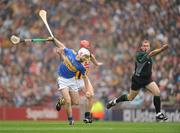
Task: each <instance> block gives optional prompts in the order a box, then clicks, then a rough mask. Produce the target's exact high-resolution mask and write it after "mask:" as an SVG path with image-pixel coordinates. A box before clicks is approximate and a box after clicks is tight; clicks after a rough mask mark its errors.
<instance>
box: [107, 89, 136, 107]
mask: <svg viewBox="0 0 180 133" xmlns="http://www.w3.org/2000/svg"><path fill="white" fill-rule="evenodd" d="M138 93H139V90H132V89H131V90H130V92H129V93H128V94H124V95H121V96H119V97H118V98H115V99H113V100H111V101H109V102H108V104H107V109H110V108H111V107H113V106H115V105H116V104H117V103H119V102H125V101H132V100H133V99H134V98H135V97H136V96H137V94H138Z"/></svg>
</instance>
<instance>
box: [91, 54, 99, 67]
mask: <svg viewBox="0 0 180 133" xmlns="http://www.w3.org/2000/svg"><path fill="white" fill-rule="evenodd" d="M91 61H92V63H93V64H94V65H96V66H98V61H97V60H96V58H95V56H94V55H93V54H91Z"/></svg>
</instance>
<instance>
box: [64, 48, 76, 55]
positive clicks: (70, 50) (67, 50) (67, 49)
mask: <svg viewBox="0 0 180 133" xmlns="http://www.w3.org/2000/svg"><path fill="white" fill-rule="evenodd" d="M64 51H65V53H73V54H76V52H75V51H74V50H73V49H71V48H64Z"/></svg>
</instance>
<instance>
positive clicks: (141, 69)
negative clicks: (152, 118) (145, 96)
mask: <svg viewBox="0 0 180 133" xmlns="http://www.w3.org/2000/svg"><path fill="white" fill-rule="evenodd" d="M167 48H168V45H167V44H164V45H163V46H162V47H161V48H158V49H155V50H153V51H150V42H149V41H148V40H144V41H143V43H142V44H141V45H140V50H139V51H137V53H136V60H135V72H134V74H133V76H132V84H131V90H130V92H129V93H128V94H124V95H122V96H119V97H118V98H115V99H113V100H111V101H109V102H108V104H107V108H108V109H109V108H111V107H113V106H115V105H116V104H117V103H119V102H124V101H132V100H133V99H134V98H135V97H136V96H137V94H138V93H139V90H140V89H141V88H144V89H147V90H148V91H150V92H151V93H152V94H153V95H154V99H153V103H154V106H155V110H156V120H157V121H159V120H167V119H168V118H167V117H166V115H164V114H163V113H162V112H161V100H160V90H159V87H158V86H157V84H156V83H155V82H154V81H153V80H152V78H151V75H152V58H151V57H153V56H155V55H157V54H159V53H161V52H162V51H164V50H166V49H167Z"/></svg>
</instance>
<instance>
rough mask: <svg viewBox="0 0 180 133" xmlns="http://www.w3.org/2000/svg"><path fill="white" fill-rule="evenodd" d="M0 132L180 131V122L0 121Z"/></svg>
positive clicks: (178, 132) (106, 132)
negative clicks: (87, 122) (71, 122)
mask: <svg viewBox="0 0 180 133" xmlns="http://www.w3.org/2000/svg"><path fill="white" fill-rule="evenodd" d="M0 133H180V123H168V122H163V123H152V122H151V123H147V122H146V123H130V122H102V121H99V122H94V123H92V124H84V123H83V122H75V125H73V126H69V125H68V123H67V122H61V121H0Z"/></svg>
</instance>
